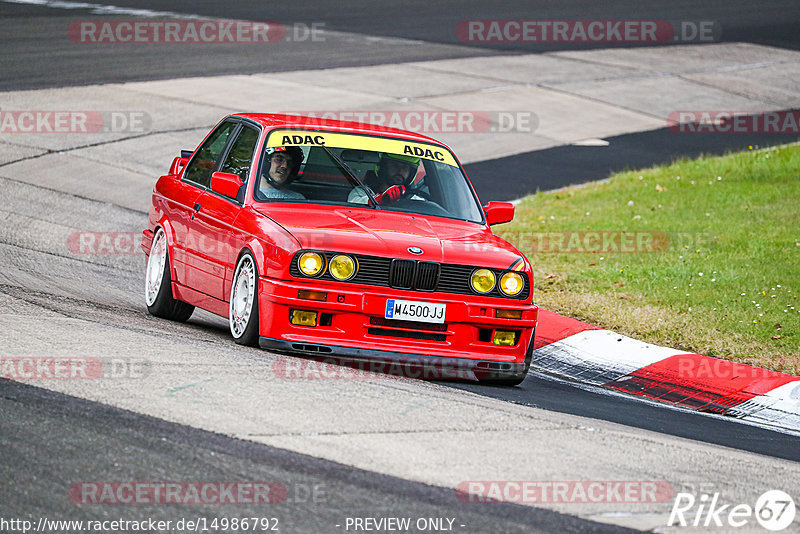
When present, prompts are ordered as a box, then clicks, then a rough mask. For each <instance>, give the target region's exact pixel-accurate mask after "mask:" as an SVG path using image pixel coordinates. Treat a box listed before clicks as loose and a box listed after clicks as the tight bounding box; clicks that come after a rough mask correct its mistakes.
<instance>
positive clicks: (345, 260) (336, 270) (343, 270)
mask: <svg viewBox="0 0 800 534" xmlns="http://www.w3.org/2000/svg"><path fill="white" fill-rule="evenodd" d="M328 270H329V271H330V273H331V276H333V277H334V278H336V279H337V280H349V279H350V278H352V277H353V275H354V274H356V262H355V261H354V260H353V258H351V257H350V256H345V255H344V254H339V255H338V256H334V258H333V259H332V260H331V263H330V265H329V266H328Z"/></svg>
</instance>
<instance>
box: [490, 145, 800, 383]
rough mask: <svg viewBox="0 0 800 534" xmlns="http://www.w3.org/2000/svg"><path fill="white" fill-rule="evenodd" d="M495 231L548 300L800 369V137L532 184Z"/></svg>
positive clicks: (599, 319)
mask: <svg viewBox="0 0 800 534" xmlns="http://www.w3.org/2000/svg"><path fill="white" fill-rule="evenodd" d="M496 232H497V233H498V234H499V235H501V236H502V237H504V238H505V239H507V240H508V241H511V242H512V243H514V244H515V245H517V246H518V247H519V248H520V249H521V250H522V251H523V252H525V254H526V255H527V256H528V258H530V260H531V263H532V264H533V267H534V275H535V279H534V286H535V289H534V291H535V292H534V298H535V300H536V302H537V303H538V304H539V305H540V306H542V307H544V308H547V309H550V310H553V311H556V312H559V313H562V314H565V315H570V316H573V317H576V318H579V319H581V320H584V321H587V322H589V323H592V324H595V325H598V326H601V327H603V328H608V329H611V330H614V331H617V332H620V333H623V334H626V335H629V336H631V337H635V338H638V339H642V340H643V341H648V342H650V343H656V344H659V345H666V346H671V347H674V348H677V349H680V350H686V351H687V352H696V353H699V354H705V355H708V356H715V357H718V358H724V359H728V360H733V361H737V362H741V363H747V364H750V365H756V366H759V367H766V368H769V369H773V370H776V371H782V372H786V373H791V374H795V375H800V333H799V332H798V330H799V329H800V298H798V297H799V296H800V146H799V145H789V146H783V147H775V148H769V149H763V150H750V151H746V152H740V153H734V154H729V155H725V156H721V157H701V158H699V159H696V160H686V159H684V160H679V161H676V162H675V163H673V164H671V165H668V166H663V167H656V168H652V169H647V170H640V171H634V172H624V173H620V174H616V175H614V176H612V177H611V178H609V179H608V180H604V181H602V182H595V183H590V184H586V185H582V186H576V187H570V188H566V189H564V190H561V191H555V192H545V193H537V194H536V195H534V196H531V197H527V198H526V199H524V200H523V201H522V203H521V204H520V205H519V206H517V212H516V216H515V219H514V221H513V222H512V223H509V224H507V225H503V226H502V227H498V228H497V230H496Z"/></svg>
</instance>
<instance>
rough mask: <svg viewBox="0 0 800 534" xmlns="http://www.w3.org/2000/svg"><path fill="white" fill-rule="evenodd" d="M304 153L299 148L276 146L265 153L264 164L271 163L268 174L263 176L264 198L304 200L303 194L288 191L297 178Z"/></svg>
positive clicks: (262, 188)
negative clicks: (288, 187)
mask: <svg viewBox="0 0 800 534" xmlns="http://www.w3.org/2000/svg"><path fill="white" fill-rule="evenodd" d="M302 162H303V151H302V150H301V149H300V147H299V146H275V147H270V148H268V149H266V151H265V152H264V163H265V164H267V163H269V170H268V171H267V174H262V175H261V182H260V183H259V189H260V192H261V195H262V196H265V197H267V198H277V199H290V200H291V199H294V200H304V199H305V198H306V197H304V196H303V195H302V194H300V193H298V192H297V191H292V190H290V189H286V187H287V186H288V185H289V184H291V183H292V180H294V179H295V178H296V177H297V173H298V171H299V170H300V164H301V163H302Z"/></svg>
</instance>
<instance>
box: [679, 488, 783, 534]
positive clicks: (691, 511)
mask: <svg viewBox="0 0 800 534" xmlns="http://www.w3.org/2000/svg"><path fill="white" fill-rule="evenodd" d="M795 514H796V509H795V503H794V500H793V499H792V497H791V496H790V495H789V494H788V493H786V492H784V491H781V490H769V491H767V492H764V493H763V494H762V495H761V496H759V497H758V499H756V502H755V505H750V504H749V503H741V504H735V505H734V504H731V503H726V504H723V502H722V501H721V499H720V493H719V492H715V493H713V494H709V493H702V494H701V495H700V497H695V495H693V494H691V493H678V494H677V495H676V496H675V502H674V503H673V504H672V511H671V512H670V514H669V521H668V522H667V525H668V526H670V527H673V526H680V527H695V528H698V527H699V528H702V529H704V530H706V529H708V530H710V529H713V528H715V527H716V528H722V529H724V531H726V532H727V531H728V530H729V529H731V528H741V527H749V528H748V530H751V529H752V528H753V527H755V526H756V525H760V526H761V527H762V528H764V529H766V530H769V531H772V532H778V531H781V530H785V529H786V528H787V527H789V525H791V524H792V522H793V521H794V518H795Z"/></svg>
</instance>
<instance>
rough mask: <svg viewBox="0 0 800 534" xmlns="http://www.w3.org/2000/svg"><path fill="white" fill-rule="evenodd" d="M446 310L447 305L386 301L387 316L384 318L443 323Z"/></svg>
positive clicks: (414, 301) (412, 301)
mask: <svg viewBox="0 0 800 534" xmlns="http://www.w3.org/2000/svg"><path fill="white" fill-rule="evenodd" d="M445 310H447V304H436V303H434V302H419V301H416V300H395V299H386V314H385V315H384V317H385V318H387V319H397V320H403V321H421V322H423V323H443V322H444V313H445Z"/></svg>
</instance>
